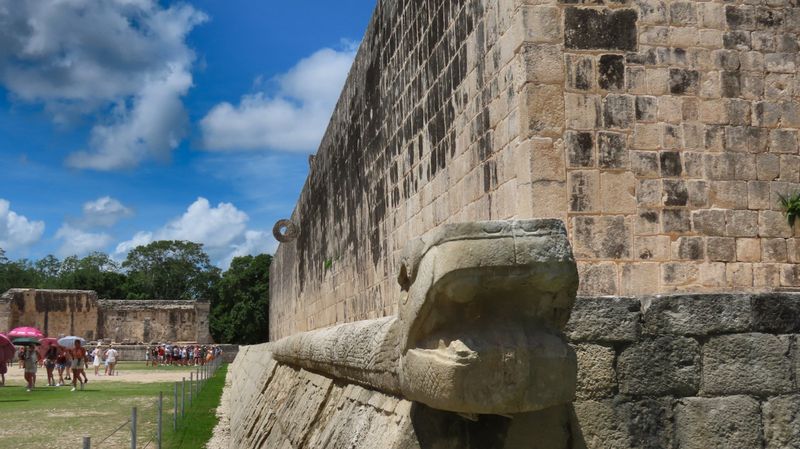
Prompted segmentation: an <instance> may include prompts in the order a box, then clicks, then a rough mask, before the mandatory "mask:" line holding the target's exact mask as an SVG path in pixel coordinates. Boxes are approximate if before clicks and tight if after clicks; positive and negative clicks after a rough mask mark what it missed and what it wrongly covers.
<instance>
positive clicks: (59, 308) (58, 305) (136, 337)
mask: <svg viewBox="0 0 800 449" xmlns="http://www.w3.org/2000/svg"><path fill="white" fill-rule="evenodd" d="M208 313H209V303H208V302H201V301H183V300H178V301H164V300H142V301H136V300H109V299H97V294H96V293H95V292H94V291H89V290H36V289H11V290H9V291H7V292H6V293H4V294H3V295H2V297H0V330H2V331H8V330H11V329H13V328H15V327H20V326H33V327H36V328H38V329H40V330H41V331H42V332H44V333H45V334H46V335H48V336H59V335H79V336H82V337H84V338H86V339H88V340H99V339H109V340H112V341H115V342H117V343H121V342H131V343H140V342H143V343H149V342H157V341H197V342H199V343H211V341H212V340H211V335H210V333H209V330H208Z"/></svg>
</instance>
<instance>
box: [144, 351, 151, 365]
mask: <svg viewBox="0 0 800 449" xmlns="http://www.w3.org/2000/svg"><path fill="white" fill-rule="evenodd" d="M144 366H145V367H148V366H150V346H148V347H146V348H145V349H144Z"/></svg>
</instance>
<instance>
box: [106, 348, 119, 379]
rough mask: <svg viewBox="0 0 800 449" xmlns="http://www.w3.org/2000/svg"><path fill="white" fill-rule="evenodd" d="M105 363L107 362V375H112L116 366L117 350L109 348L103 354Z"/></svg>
mask: <svg viewBox="0 0 800 449" xmlns="http://www.w3.org/2000/svg"><path fill="white" fill-rule="evenodd" d="M105 357H106V362H108V375H109V376H113V375H114V368H115V367H116V366H117V350H116V349H114V348H113V347H109V348H108V350H107V351H106V354H105Z"/></svg>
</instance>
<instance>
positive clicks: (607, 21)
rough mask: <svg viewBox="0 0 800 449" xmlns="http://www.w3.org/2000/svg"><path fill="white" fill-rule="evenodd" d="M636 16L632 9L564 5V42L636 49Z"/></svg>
mask: <svg viewBox="0 0 800 449" xmlns="http://www.w3.org/2000/svg"><path fill="white" fill-rule="evenodd" d="M636 16H637V14H636V11H634V10H632V9H619V10H608V9H583V8H567V9H566V12H565V18H564V41H565V45H566V46H567V48H574V49H581V50H592V49H604V50H635V49H636Z"/></svg>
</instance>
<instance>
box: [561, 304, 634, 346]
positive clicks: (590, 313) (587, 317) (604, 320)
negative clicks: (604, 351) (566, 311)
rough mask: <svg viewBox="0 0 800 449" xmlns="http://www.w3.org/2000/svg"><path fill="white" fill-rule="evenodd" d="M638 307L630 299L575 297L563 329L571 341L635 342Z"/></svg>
mask: <svg viewBox="0 0 800 449" xmlns="http://www.w3.org/2000/svg"><path fill="white" fill-rule="evenodd" d="M639 310H640V305H639V301H637V300H636V299H633V298H624V297H622V298H620V297H611V298H578V299H577V301H576V302H575V306H574V307H573V309H572V315H571V316H570V320H569V322H568V323H567V326H566V328H565V332H566V334H567V336H568V337H569V339H570V341H573V342H584V341H589V342H630V341H635V340H636V338H637V337H638V334H639Z"/></svg>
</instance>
